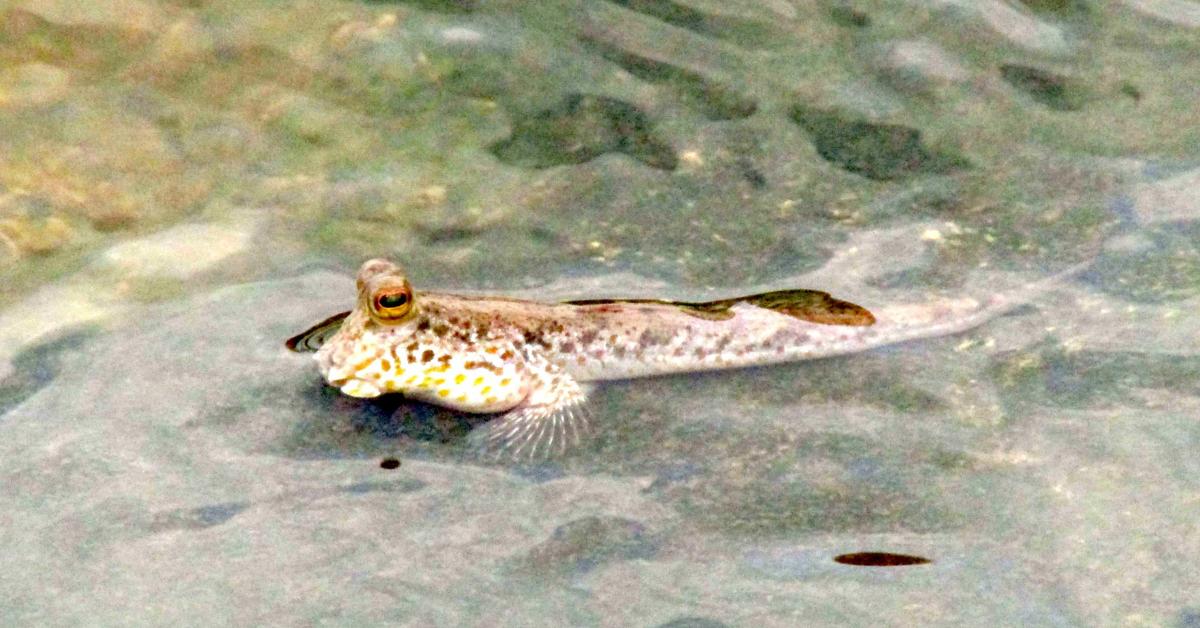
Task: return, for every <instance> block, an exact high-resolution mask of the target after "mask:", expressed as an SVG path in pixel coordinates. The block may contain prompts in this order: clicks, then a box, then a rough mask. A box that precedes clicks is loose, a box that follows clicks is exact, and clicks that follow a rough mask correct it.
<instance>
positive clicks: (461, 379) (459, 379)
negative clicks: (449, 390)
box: [454, 373, 467, 384]
mask: <svg viewBox="0 0 1200 628" xmlns="http://www.w3.org/2000/svg"><path fill="white" fill-rule="evenodd" d="M466 380H467V376H466V375H463V374H462V373H459V374H458V375H455V376H454V383H455V384H461V383H463V382H464V381H466Z"/></svg>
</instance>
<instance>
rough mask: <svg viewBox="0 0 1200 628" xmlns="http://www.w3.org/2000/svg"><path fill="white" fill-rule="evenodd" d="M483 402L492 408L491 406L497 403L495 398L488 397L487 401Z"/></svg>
mask: <svg viewBox="0 0 1200 628" xmlns="http://www.w3.org/2000/svg"><path fill="white" fill-rule="evenodd" d="M483 402H484V403H486V404H488V405H489V406H490V405H492V404H493V403H496V398H495V397H488V398H487V399H484V400H483Z"/></svg>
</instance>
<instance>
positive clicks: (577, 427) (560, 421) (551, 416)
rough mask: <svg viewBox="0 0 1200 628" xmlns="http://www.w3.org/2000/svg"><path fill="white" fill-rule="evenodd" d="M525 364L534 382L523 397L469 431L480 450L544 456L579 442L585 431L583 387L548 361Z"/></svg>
mask: <svg viewBox="0 0 1200 628" xmlns="http://www.w3.org/2000/svg"><path fill="white" fill-rule="evenodd" d="M527 365H529V366H530V367H531V368H532V369H533V373H532V376H533V377H534V383H533V385H532V388H531V389H530V392H529V395H528V396H527V397H526V398H525V400H524V401H522V402H521V403H520V404H519V405H517V407H515V408H513V409H512V410H509V411H508V412H505V413H504V414H502V415H500V416H499V417H497V418H495V419H492V420H491V421H489V422H488V423H487V424H485V425H482V426H480V427H479V428H477V429H476V430H475V432H473V433H472V434H471V437H470V438H471V440H472V441H474V442H475V444H476V446H477V448H478V450H479V451H480V453H483V454H491V455H492V456H493V457H494V456H508V457H511V458H514V459H525V460H528V459H538V458H546V457H548V456H552V455H559V454H562V453H564V452H565V451H567V449H568V448H570V447H574V446H576V445H578V444H579V442H580V441H581V440H582V438H583V436H584V435H585V434H586V433H587V431H588V412H587V410H586V407H585V405H584V404H585V402H586V401H587V390H586V389H585V387H584V386H583V385H582V384H580V383H579V382H578V381H576V380H575V378H573V377H571V376H570V375H568V374H567V373H566V372H565V371H563V370H562V369H560V368H558V367H557V366H555V365H554V364H551V363H549V362H545V361H540V363H533V364H529V363H527Z"/></svg>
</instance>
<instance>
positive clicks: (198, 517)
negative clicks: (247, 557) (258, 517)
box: [150, 502, 250, 532]
mask: <svg viewBox="0 0 1200 628" xmlns="http://www.w3.org/2000/svg"><path fill="white" fill-rule="evenodd" d="M249 507H250V503H249V502H223V503H219V504H210V505H208V506H200V507H199V508H182V509H179V510H168V511H164V512H159V513H155V514H154V517H153V518H152V519H151V521H150V530H151V531H152V532H163V531H167V530H201V529H204V528H211V527H213V526H218V525H221V524H222V523H225V522H226V521H229V520H230V519H232V518H234V517H236V516H237V515H238V514H240V513H241V512H242V511H244V510H246V509H247V508H249Z"/></svg>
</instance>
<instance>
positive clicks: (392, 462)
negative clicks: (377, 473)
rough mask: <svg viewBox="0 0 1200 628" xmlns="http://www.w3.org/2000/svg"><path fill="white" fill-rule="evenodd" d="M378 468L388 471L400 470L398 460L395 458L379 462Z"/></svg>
mask: <svg viewBox="0 0 1200 628" xmlns="http://www.w3.org/2000/svg"><path fill="white" fill-rule="evenodd" d="M379 468H380V469H389V470H391V469H399V468H400V460H398V459H396V458H384V459H383V460H380V461H379Z"/></svg>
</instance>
